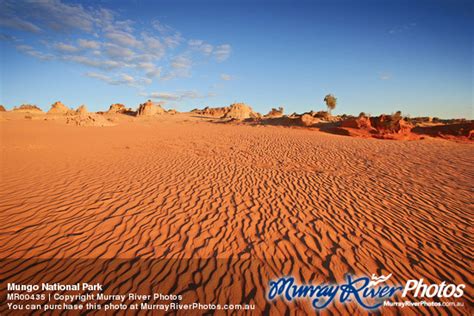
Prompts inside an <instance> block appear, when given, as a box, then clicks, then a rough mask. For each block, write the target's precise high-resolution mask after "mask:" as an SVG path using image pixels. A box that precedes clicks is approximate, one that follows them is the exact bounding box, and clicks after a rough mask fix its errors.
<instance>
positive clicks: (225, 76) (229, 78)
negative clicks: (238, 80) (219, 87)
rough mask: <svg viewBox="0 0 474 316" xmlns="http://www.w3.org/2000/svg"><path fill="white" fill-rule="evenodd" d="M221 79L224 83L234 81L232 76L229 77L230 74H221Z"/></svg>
mask: <svg viewBox="0 0 474 316" xmlns="http://www.w3.org/2000/svg"><path fill="white" fill-rule="evenodd" d="M221 79H222V80H224V81H229V80H232V79H233V78H232V76H231V75H228V74H221Z"/></svg>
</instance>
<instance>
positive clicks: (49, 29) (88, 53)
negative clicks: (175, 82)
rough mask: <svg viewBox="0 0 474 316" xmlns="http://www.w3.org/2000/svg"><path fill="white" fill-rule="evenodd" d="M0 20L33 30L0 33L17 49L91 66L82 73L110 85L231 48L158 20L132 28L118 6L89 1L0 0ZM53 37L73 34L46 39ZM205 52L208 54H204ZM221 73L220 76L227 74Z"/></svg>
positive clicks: (174, 74)
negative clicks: (112, 7) (106, 6)
mask: <svg viewBox="0 0 474 316" xmlns="http://www.w3.org/2000/svg"><path fill="white" fill-rule="evenodd" d="M0 25H1V26H4V27H5V28H6V29H7V30H8V29H15V30H20V31H23V32H31V33H33V34H30V35H28V36H25V35H22V34H23V33H21V32H18V34H19V35H18V39H15V40H10V39H11V38H13V37H12V36H11V35H9V34H5V33H2V34H1V36H0V40H4V41H7V43H8V42H9V43H11V45H16V48H17V50H18V51H20V52H22V53H24V54H27V55H29V56H32V57H34V58H38V59H41V60H58V61H66V62H70V63H77V64H80V65H84V66H86V67H90V68H94V69H95V70H96V71H97V72H94V71H92V72H87V76H89V77H92V78H95V79H99V80H102V81H104V82H107V83H109V84H114V85H117V84H125V85H134V86H137V87H138V85H140V84H141V85H144V84H148V83H150V82H151V80H152V79H153V80H155V79H159V80H168V79H172V78H183V77H190V76H191V72H192V69H193V67H194V65H195V64H199V65H205V64H206V63H208V62H215V61H217V62H222V61H224V60H226V59H227V58H229V56H230V54H231V50H232V49H231V46H230V45H229V44H220V45H219V43H212V44H211V43H208V42H206V41H203V40H199V39H190V40H187V39H186V38H185V37H184V36H183V35H182V34H181V33H180V32H179V31H177V30H176V29H174V28H172V27H171V26H169V25H166V24H164V23H161V22H160V21H158V20H155V21H151V22H148V23H147V21H140V29H139V30H137V29H135V28H134V26H135V22H134V21H130V20H126V19H121V18H120V15H119V14H118V13H117V12H114V11H112V10H109V9H104V8H101V7H99V6H98V5H95V4H94V3H91V4H90V5H89V4H88V5H81V4H77V3H64V2H62V0H41V1H36V0H34V1H28V2H25V1H16V0H0ZM147 26H148V29H146V27H147ZM15 36H17V35H16V34H15ZM52 38H76V39H77V40H74V42H72V41H71V42H68V41H64V42H56V43H54V42H53V43H51V39H52ZM19 43H25V45H18V44H19ZM183 43H184V44H183ZM207 56H210V57H212V58H203V57H207ZM101 71H108V73H107V74H104V73H101ZM124 73H127V76H130V77H127V76H124V75H123V74H124ZM132 78H133V80H132ZM225 78H227V77H222V79H223V80H228V79H225ZM229 78H230V77H229ZM184 95H185V94H181V97H183V96H184ZM187 96H188V97H192V95H191V94H188V95H187Z"/></svg>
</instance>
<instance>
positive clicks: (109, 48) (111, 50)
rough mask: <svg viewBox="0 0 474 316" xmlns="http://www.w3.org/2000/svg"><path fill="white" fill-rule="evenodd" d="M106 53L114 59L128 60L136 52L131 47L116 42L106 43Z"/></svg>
mask: <svg viewBox="0 0 474 316" xmlns="http://www.w3.org/2000/svg"><path fill="white" fill-rule="evenodd" d="M105 46H106V48H105V53H106V54H107V55H108V56H109V57H110V58H112V59H119V60H126V59H130V58H132V57H133V56H134V55H135V53H134V51H133V50H131V49H130V48H126V47H122V46H119V45H115V44H110V43H109V44H106V45H105Z"/></svg>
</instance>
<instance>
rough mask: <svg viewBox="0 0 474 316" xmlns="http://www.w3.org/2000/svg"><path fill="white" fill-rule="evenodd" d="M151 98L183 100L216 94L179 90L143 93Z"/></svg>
mask: <svg viewBox="0 0 474 316" xmlns="http://www.w3.org/2000/svg"><path fill="white" fill-rule="evenodd" d="M141 95H142V96H145V97H147V98H149V99H156V100H165V101H182V100H184V99H204V98H209V97H213V96H215V94H214V93H208V94H205V95H202V94H199V93H198V92H197V91H193V90H188V91H177V92H151V93H141Z"/></svg>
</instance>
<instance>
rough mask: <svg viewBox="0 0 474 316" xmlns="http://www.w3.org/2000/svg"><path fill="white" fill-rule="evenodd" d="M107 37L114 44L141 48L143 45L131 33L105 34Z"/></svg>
mask: <svg viewBox="0 0 474 316" xmlns="http://www.w3.org/2000/svg"><path fill="white" fill-rule="evenodd" d="M105 37H106V38H107V39H109V40H111V41H112V42H113V43H115V44H118V45H123V46H133V47H137V46H141V43H140V42H139V41H138V40H137V39H136V38H135V37H134V36H133V35H132V34H130V33H127V32H122V31H112V32H107V33H105Z"/></svg>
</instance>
